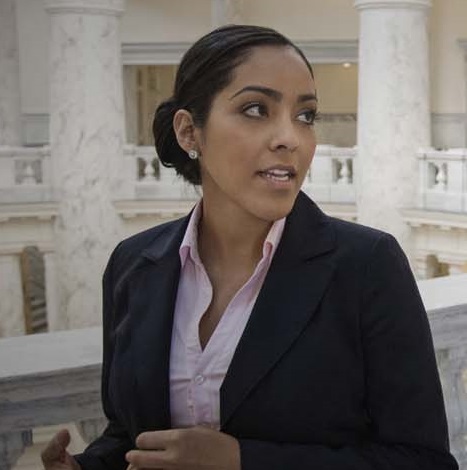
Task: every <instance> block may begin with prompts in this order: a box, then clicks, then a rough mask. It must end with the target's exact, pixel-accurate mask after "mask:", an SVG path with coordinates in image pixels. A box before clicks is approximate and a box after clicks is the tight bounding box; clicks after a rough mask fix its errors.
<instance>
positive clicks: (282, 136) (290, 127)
mask: <svg viewBox="0 0 467 470" xmlns="http://www.w3.org/2000/svg"><path fill="white" fill-rule="evenodd" d="M296 126H297V123H296V122H294V121H293V120H292V119H291V118H290V116H284V117H282V118H280V119H277V120H276V122H275V125H274V129H273V132H272V138H271V142H270V146H271V150H273V151H278V150H283V151H289V152H294V151H295V150H297V148H298V146H299V144H300V141H299V136H298V129H297V127H296Z"/></svg>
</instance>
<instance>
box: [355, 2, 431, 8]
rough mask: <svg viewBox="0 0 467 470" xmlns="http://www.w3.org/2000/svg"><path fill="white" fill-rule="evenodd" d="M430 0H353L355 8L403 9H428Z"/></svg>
mask: <svg viewBox="0 0 467 470" xmlns="http://www.w3.org/2000/svg"><path fill="white" fill-rule="evenodd" d="M431 5H432V0H354V6H355V8H356V9H357V10H369V9H378V10H380V9H383V8H389V9H393V8H403V9H422V10H423V9H428V8H430V7H431Z"/></svg>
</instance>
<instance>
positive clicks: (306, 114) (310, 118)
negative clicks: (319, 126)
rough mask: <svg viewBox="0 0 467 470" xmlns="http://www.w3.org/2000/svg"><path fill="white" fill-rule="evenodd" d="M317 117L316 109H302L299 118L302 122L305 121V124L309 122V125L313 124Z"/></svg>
mask: <svg viewBox="0 0 467 470" xmlns="http://www.w3.org/2000/svg"><path fill="white" fill-rule="evenodd" d="M316 118H317V112H316V110H315V109H306V110H305V111H302V112H301V113H300V114H299V115H298V116H297V119H298V120H299V121H301V122H304V123H305V124H308V125H309V126H312V125H313V124H314V123H315V121H316Z"/></svg>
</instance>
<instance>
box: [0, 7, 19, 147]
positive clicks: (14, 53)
mask: <svg viewBox="0 0 467 470" xmlns="http://www.w3.org/2000/svg"><path fill="white" fill-rule="evenodd" d="M20 119H21V111H20V89H19V56H18V38H17V31H16V7H15V0H2V1H0V145H19V144H20V141H21V122H20Z"/></svg>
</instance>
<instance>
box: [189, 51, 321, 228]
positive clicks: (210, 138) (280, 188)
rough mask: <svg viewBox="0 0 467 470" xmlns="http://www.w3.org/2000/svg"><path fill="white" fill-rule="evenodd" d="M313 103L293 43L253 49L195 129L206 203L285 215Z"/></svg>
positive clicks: (307, 159) (309, 137) (304, 156)
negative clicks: (290, 45) (207, 115)
mask: <svg viewBox="0 0 467 470" xmlns="http://www.w3.org/2000/svg"><path fill="white" fill-rule="evenodd" d="M316 106H317V102H316V89H315V84H314V81H313V78H312V77H311V74H310V71H309V70H308V68H307V66H306V64H305V63H304V62H303V59H302V58H301V57H300V56H299V55H298V54H297V53H296V52H295V51H294V50H293V49H292V48H290V47H267V46H264V47H256V48H254V49H252V52H251V54H250V55H249V57H248V59H247V60H246V61H244V62H243V63H242V64H241V65H239V66H238V67H237V68H236V69H235V71H234V77H233V80H232V81H231V83H230V84H229V85H228V86H227V87H226V88H224V89H223V90H222V91H221V92H219V93H218V94H217V95H216V97H215V98H214V100H213V103H212V108H211V110H210V114H209V117H208V120H207V123H206V125H205V127H204V128H203V129H202V130H197V131H196V132H198V136H197V139H196V140H197V142H198V146H199V150H200V153H201V156H200V165H201V175H202V186H203V197H204V204H205V207H206V208H207V209H208V208H209V205H210V204H211V206H212V207H222V208H223V210H225V211H228V212H226V213H230V214H232V215H233V214H234V213H235V211H240V212H241V213H242V215H249V216H253V217H254V218H257V219H261V220H262V221H268V222H270V221H273V220H277V219H280V218H282V217H285V216H286V215H287V214H288V213H289V212H290V210H291V209H292V206H293V204H294V201H295V198H296V196H297V194H298V192H299V190H300V187H301V185H302V183H303V179H304V178H305V175H306V172H307V171H308V167H309V166H310V163H311V160H312V158H313V155H314V152H315V148H316V138H315V132H314V129H313V121H314V116H315V113H316ZM213 203H214V204H213ZM232 210H233V211H234V212H232Z"/></svg>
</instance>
